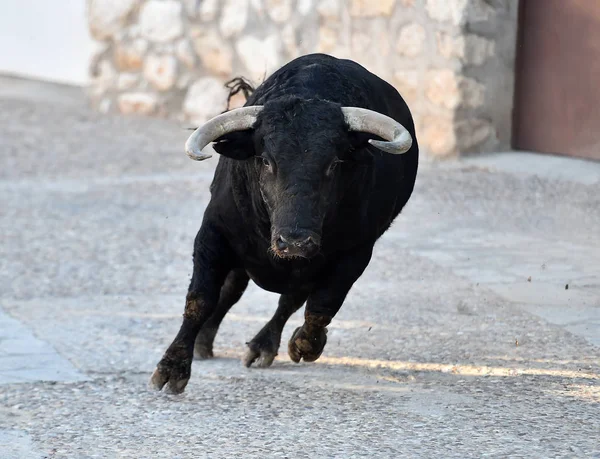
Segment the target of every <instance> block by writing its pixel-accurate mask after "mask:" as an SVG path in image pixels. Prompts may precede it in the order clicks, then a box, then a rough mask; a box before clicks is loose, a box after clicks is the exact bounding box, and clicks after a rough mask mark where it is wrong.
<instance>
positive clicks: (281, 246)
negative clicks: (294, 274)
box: [275, 236, 288, 250]
mask: <svg viewBox="0 0 600 459" xmlns="http://www.w3.org/2000/svg"><path fill="white" fill-rule="evenodd" d="M275 246H276V247H277V250H285V249H287V248H288V243H287V241H286V240H285V239H284V238H283V237H281V236H279V237H278V238H277V240H276V241H275Z"/></svg>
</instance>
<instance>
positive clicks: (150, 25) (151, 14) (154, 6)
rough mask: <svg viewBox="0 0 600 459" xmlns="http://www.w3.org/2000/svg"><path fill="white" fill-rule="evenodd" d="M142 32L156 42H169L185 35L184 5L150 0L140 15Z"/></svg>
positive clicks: (172, 0) (172, 1)
mask: <svg viewBox="0 0 600 459" xmlns="http://www.w3.org/2000/svg"><path fill="white" fill-rule="evenodd" d="M139 23H140V32H141V34H142V36H143V37H145V38H147V39H148V40H150V41H155V42H168V41H171V40H174V39H175V38H178V37H180V36H181V35H182V33H183V21H182V5H181V3H180V2H178V1H175V0H149V1H148V2H147V3H145V4H144V5H143V6H142V9H141V11H140V15H139Z"/></svg>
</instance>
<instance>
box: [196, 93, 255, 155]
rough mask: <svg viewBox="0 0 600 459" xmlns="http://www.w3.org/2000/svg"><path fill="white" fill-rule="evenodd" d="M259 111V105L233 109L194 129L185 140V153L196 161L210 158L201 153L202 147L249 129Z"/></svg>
mask: <svg viewBox="0 0 600 459" xmlns="http://www.w3.org/2000/svg"><path fill="white" fill-rule="evenodd" d="M261 110H262V106H261V105H253V106H250V107H240V108H235V109H233V110H230V111H228V112H226V113H222V114H220V115H218V116H215V117H214V118H212V119H210V120H208V121H207V122H206V123H205V124H204V125H203V126H200V127H199V128H198V129H196V130H195V131H194V132H193V133H192V135H191V136H190V137H189V138H188V139H187V142H185V153H186V154H187V155H188V156H189V157H190V158H192V159H194V160H196V161H203V160H205V159H208V158H210V157H211V156H212V155H208V154H206V153H202V150H203V149H204V147H206V146H207V145H208V144H209V143H211V142H214V141H215V140H217V139H218V138H219V137H222V136H224V135H225V134H229V133H230V132H235V131H243V130H246V129H250V128H251V127H252V126H253V125H254V123H255V122H256V118H257V116H258V114H259V113H260V111H261Z"/></svg>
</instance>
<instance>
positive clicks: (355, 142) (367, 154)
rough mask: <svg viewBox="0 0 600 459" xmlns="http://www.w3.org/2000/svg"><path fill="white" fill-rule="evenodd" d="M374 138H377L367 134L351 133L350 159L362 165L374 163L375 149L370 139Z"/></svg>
mask: <svg viewBox="0 0 600 459" xmlns="http://www.w3.org/2000/svg"><path fill="white" fill-rule="evenodd" d="M374 137H376V136H373V134H369V133H366V132H350V133H349V141H350V151H349V152H348V159H349V160H350V161H356V162H357V163H362V164H370V163H371V162H373V154H372V148H373V147H371V144H370V143H369V139H372V138H374Z"/></svg>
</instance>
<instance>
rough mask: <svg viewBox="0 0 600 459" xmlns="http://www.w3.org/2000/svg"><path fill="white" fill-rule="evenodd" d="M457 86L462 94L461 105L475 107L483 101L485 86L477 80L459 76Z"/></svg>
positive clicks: (479, 105)
mask: <svg viewBox="0 0 600 459" xmlns="http://www.w3.org/2000/svg"><path fill="white" fill-rule="evenodd" d="M458 87H459V89H460V93H461V96H462V102H461V105H463V106H466V107H471V108H476V107H481V106H482V105H483V103H484V102H485V86H484V85H483V84H481V83H479V82H478V81H477V80H474V79H473V78H468V77H465V76H461V77H460V79H459V82H458Z"/></svg>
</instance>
